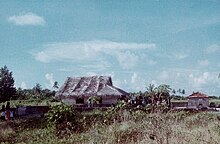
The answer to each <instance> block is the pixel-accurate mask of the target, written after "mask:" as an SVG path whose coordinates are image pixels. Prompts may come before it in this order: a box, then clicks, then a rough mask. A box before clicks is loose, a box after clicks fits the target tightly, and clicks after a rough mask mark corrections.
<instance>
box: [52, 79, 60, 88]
mask: <svg viewBox="0 0 220 144" xmlns="http://www.w3.org/2000/svg"><path fill="white" fill-rule="evenodd" d="M53 88H54V89H58V88H59V85H58V82H57V81H55V82H54V84H53Z"/></svg>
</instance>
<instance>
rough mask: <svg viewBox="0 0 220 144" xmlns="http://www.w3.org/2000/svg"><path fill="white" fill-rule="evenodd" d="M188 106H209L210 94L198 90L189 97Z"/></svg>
mask: <svg viewBox="0 0 220 144" xmlns="http://www.w3.org/2000/svg"><path fill="white" fill-rule="evenodd" d="M187 98H188V107H191V108H203V107H208V106H209V96H207V95H206V94H203V93H200V92H196V93H193V94H191V95H189V96H188V97H187Z"/></svg>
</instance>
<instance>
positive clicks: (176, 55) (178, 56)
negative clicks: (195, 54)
mask: <svg viewBox="0 0 220 144" xmlns="http://www.w3.org/2000/svg"><path fill="white" fill-rule="evenodd" d="M174 56H175V58H176V59H179V60H182V59H185V58H187V57H188V55H187V54H174Z"/></svg>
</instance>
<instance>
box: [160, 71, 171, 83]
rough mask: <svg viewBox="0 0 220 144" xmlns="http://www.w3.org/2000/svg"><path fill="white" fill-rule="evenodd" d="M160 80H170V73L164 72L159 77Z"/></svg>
mask: <svg viewBox="0 0 220 144" xmlns="http://www.w3.org/2000/svg"><path fill="white" fill-rule="evenodd" d="M158 78H159V80H161V81H165V80H167V79H168V78H169V73H168V72H167V71H162V72H160V73H159V75H158Z"/></svg>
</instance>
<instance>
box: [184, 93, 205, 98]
mask: <svg viewBox="0 0 220 144" xmlns="http://www.w3.org/2000/svg"><path fill="white" fill-rule="evenodd" d="M187 98H189V99H190V98H209V96H207V95H206V94H203V93H200V92H196V93H193V94H191V95H190V96H188V97H187Z"/></svg>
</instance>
